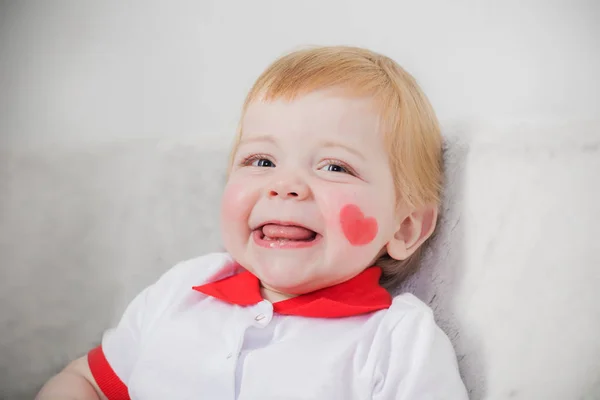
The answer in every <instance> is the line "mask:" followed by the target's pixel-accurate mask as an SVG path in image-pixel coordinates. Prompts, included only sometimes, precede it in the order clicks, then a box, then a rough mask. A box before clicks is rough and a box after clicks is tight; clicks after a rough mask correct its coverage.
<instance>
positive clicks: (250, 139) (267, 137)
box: [239, 135, 277, 146]
mask: <svg viewBox="0 0 600 400" xmlns="http://www.w3.org/2000/svg"><path fill="white" fill-rule="evenodd" d="M255 142H269V143H273V144H274V145H277V141H276V140H275V139H274V138H273V136H270V135H260V136H251V137H248V136H242V140H240V144H239V145H240V146H241V145H243V144H247V143H255Z"/></svg>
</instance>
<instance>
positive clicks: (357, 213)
mask: <svg viewBox="0 0 600 400" xmlns="http://www.w3.org/2000/svg"><path fill="white" fill-rule="evenodd" d="M339 224H340V226H341V228H342V232H343V233H344V236H345V237H346V239H347V240H348V242H350V244H351V245H353V246H364V245H367V244H369V243H371V242H372V241H373V240H374V239H375V237H376V236H377V232H378V230H379V227H378V224H377V220H376V219H375V217H371V216H366V215H365V214H364V213H363V212H362V210H361V209H360V207H358V206H357V205H356V204H345V205H344V206H342V208H341V210H340V212H339Z"/></svg>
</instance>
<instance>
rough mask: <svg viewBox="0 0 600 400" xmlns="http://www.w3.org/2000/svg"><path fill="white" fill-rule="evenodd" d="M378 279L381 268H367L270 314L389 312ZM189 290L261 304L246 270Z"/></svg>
mask: <svg viewBox="0 0 600 400" xmlns="http://www.w3.org/2000/svg"><path fill="white" fill-rule="evenodd" d="M380 276H381V268H379V267H371V268H367V269H366V270H364V271H363V272H361V273H360V274H358V275H357V276H355V277H354V278H352V279H350V280H348V281H346V282H343V283H340V284H338V285H335V286H330V287H327V288H324V289H320V290H317V291H314V292H312V293H307V294H303V295H301V296H297V297H294V298H291V299H288V300H283V301H278V302H276V303H273V310H274V311H275V312H276V313H279V314H285V315H297V316H302V317H313V318H337V317H350V316H353V315H360V314H366V313H370V312H372V311H377V310H382V309H385V308H389V307H390V305H391V304H392V296H391V295H390V294H389V293H388V292H387V291H386V290H385V289H384V288H382V287H381V286H380V285H379V277H380ZM192 289H194V290H197V291H198V292H201V293H204V294H206V295H208V296H212V297H215V298H217V299H219V300H223V301H225V302H227V303H231V304H236V305H238V306H250V305H253V304H256V303H259V302H261V301H262V300H263V298H262V296H261V294H260V281H259V280H258V278H257V277H256V276H254V275H252V273H250V272H248V271H246V270H243V271H242V272H240V273H239V274H237V275H233V276H230V277H227V278H224V279H221V280H219V281H216V282H212V283H207V284H205V285H201V286H194V287H193V288H192Z"/></svg>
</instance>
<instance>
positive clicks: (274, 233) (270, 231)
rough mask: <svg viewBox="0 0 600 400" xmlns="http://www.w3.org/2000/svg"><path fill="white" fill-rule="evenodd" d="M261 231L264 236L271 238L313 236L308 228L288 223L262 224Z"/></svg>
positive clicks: (301, 238)
mask: <svg viewBox="0 0 600 400" xmlns="http://www.w3.org/2000/svg"><path fill="white" fill-rule="evenodd" d="M262 232H263V234H264V235H265V236H268V237H270V238H273V239H287V240H308V239H312V238H313V237H314V236H315V233H314V232H313V231H311V230H310V229H306V228H303V227H301V226H290V225H276V224H268V225H265V226H263V228H262Z"/></svg>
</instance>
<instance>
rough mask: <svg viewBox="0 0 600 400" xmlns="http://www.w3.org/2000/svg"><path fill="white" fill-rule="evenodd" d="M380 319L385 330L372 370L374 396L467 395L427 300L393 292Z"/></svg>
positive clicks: (449, 343)
mask: <svg viewBox="0 0 600 400" xmlns="http://www.w3.org/2000/svg"><path fill="white" fill-rule="evenodd" d="M381 323H382V324H383V325H384V326H385V333H386V334H385V335H383V336H382V337H381V340H380V342H379V346H378V347H379V350H380V351H379V360H378V364H377V367H376V369H375V374H374V377H375V382H376V384H375V387H377V388H380V389H381V391H380V392H379V389H378V390H376V392H379V395H378V396H375V397H374V398H378V399H379V398H382V399H388V398H401V399H414V398H427V399H429V398H431V399H442V398H453V399H466V398H467V397H466V392H465V389H464V385H463V383H462V381H461V379H460V374H459V372H458V365H457V360H456V353H455V352H454V348H453V346H452V343H451V342H450V340H449V339H448V336H447V335H446V334H445V333H444V332H443V331H442V329H441V328H440V327H439V326H438V325H437V324H436V322H435V318H434V315H433V311H432V310H431V308H430V307H429V306H427V304H425V303H424V302H422V301H421V300H419V299H418V298H417V297H416V296H414V295H412V294H409V293H406V294H401V295H399V296H396V297H395V298H394V300H393V302H392V305H391V306H390V308H389V309H388V310H387V311H386V314H385V316H384V317H383V320H382V321H381ZM392 393H395V394H394V395H393V394H392ZM398 393H405V394H407V395H406V396H398V397H397V394H398ZM448 393H452V395H451V396H449V397H446V395H447V394H448Z"/></svg>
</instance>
